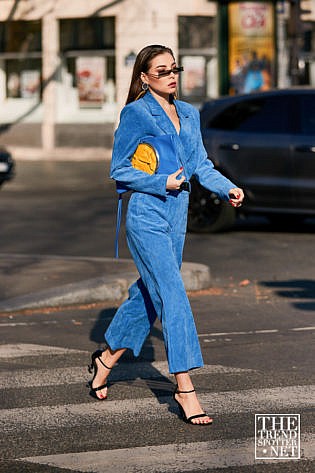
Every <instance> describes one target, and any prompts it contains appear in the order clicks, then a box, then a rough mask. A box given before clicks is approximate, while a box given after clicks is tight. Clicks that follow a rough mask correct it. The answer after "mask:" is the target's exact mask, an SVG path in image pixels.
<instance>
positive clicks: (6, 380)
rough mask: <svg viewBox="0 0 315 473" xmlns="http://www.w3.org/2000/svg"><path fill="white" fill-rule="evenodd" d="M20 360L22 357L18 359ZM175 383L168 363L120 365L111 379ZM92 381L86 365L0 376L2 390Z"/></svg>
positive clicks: (219, 370) (210, 370)
mask: <svg viewBox="0 0 315 473" xmlns="http://www.w3.org/2000/svg"><path fill="white" fill-rule="evenodd" d="M19 356H20V355H19ZM248 372H251V370H246V369H242V368H233V367H229V366H222V365H205V366H204V368H201V369H196V370H193V371H192V376H195V375H198V374H199V373H202V375H211V374H240V373H248ZM160 377H164V378H168V379H173V376H172V375H170V374H169V371H168V364H167V362H164V361H160V362H152V363H150V362H136V363H130V364H129V363H128V364H127V363H121V364H119V365H117V366H116V367H115V369H114V370H113V372H112V373H111V375H110V380H111V381H113V382H114V381H126V380H134V379H137V378H141V379H156V378H160ZM89 378H91V375H89V374H88V372H87V364H86V365H85V366H71V367H65V368H52V369H36V370H15V371H9V370H8V371H4V370H3V371H2V372H1V373H0V386H3V387H4V388H6V389H9V388H15V387H17V386H18V387H19V388H27V387H36V386H41V387H44V386H54V385H55V386H59V385H70V384H76V383H85V382H87V380H88V379H89Z"/></svg>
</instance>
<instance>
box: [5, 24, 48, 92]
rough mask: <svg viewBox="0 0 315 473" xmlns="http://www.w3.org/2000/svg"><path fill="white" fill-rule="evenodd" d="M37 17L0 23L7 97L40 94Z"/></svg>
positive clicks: (39, 26) (39, 43)
mask: <svg viewBox="0 0 315 473" xmlns="http://www.w3.org/2000/svg"><path fill="white" fill-rule="evenodd" d="M41 42H42V34H41V21H10V22H6V23H4V22H1V23H0V48H1V49H0V51H1V53H0V60H1V70H2V72H3V73H4V77H5V80H4V82H3V87H4V93H5V96H6V97H7V98H19V99H35V100H39V99H40V96H41Z"/></svg>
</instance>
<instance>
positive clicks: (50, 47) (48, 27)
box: [42, 11, 60, 151]
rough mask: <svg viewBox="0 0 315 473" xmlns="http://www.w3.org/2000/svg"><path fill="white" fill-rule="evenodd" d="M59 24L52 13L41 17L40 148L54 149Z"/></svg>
mask: <svg viewBox="0 0 315 473" xmlns="http://www.w3.org/2000/svg"><path fill="white" fill-rule="evenodd" d="M58 26H59V22H58V20H57V18H56V17H55V15H54V12H53V11H52V12H48V13H47V14H45V15H44V16H43V29H42V31H43V48H42V49H43V66H42V70H43V109H44V113H43V123H42V146H43V148H44V149H45V150H47V151H49V150H52V149H54V148H55V144H56V139H55V121H56V102H57V80H58V74H59V64H60V61H59V28H58Z"/></svg>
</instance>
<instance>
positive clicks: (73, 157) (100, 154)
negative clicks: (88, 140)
mask: <svg viewBox="0 0 315 473" xmlns="http://www.w3.org/2000/svg"><path fill="white" fill-rule="evenodd" d="M6 148H7V149H8V150H9V151H10V152H11V153H12V156H13V158H14V159H15V160H17V161H19V160H25V161H38V160H40V161H49V160H54V161H58V160H59V161H91V160H92V161H93V160H94V161H103V160H108V161H109V160H110V159H111V154H112V149H111V148H103V147H95V148H82V147H78V148H73V147H64V148H54V149H52V150H48V151H47V150H44V149H43V148H31V147H27V146H9V145H8V146H6Z"/></svg>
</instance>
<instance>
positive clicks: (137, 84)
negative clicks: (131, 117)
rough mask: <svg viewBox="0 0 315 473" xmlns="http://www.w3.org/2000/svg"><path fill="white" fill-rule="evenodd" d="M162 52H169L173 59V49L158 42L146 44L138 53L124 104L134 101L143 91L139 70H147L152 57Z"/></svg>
mask: <svg viewBox="0 0 315 473" xmlns="http://www.w3.org/2000/svg"><path fill="white" fill-rule="evenodd" d="M164 53H169V54H171V56H173V58H174V60H175V57H174V54H173V51H172V50H171V49H170V48H167V47H166V46H161V45H160V44H151V45H150V46H146V47H145V48H143V49H141V51H140V52H139V53H138V55H137V57H136V60H135V64H134V66H133V71H132V77H131V82H130V87H129V92H128V97H127V100H126V105H127V103H130V102H134V101H135V100H136V99H137V97H138V96H139V94H141V92H143V93H144V91H143V90H142V81H141V72H148V70H149V69H150V65H151V61H152V59H154V58H155V57H156V56H158V55H159V54H164Z"/></svg>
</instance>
